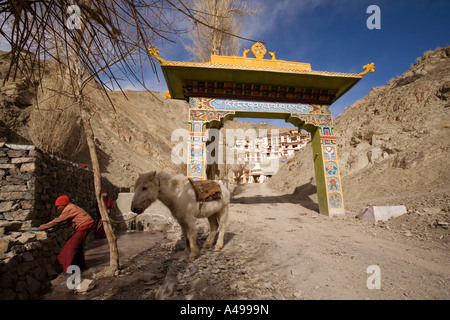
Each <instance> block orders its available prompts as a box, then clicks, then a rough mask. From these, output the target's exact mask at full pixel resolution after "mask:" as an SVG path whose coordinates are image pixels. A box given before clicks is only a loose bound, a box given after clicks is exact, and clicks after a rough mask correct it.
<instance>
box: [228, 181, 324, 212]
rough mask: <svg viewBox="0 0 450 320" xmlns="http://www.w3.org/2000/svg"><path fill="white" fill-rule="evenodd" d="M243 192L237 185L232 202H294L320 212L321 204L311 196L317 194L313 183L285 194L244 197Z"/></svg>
mask: <svg viewBox="0 0 450 320" xmlns="http://www.w3.org/2000/svg"><path fill="white" fill-rule="evenodd" d="M242 193H243V188H242V187H241V186H239V187H237V188H236V189H235V190H234V192H233V195H232V198H231V201H230V203H238V204H261V203H294V204H300V205H301V206H303V207H305V208H307V209H309V210H313V211H316V212H319V205H318V204H317V202H316V201H314V200H313V199H312V198H311V196H313V195H316V194H317V188H316V186H315V185H313V184H312V183H310V182H309V183H307V184H304V185H302V186H298V187H296V188H295V190H294V192H293V193H292V194H284V195H277V196H263V195H255V196H250V197H245V196H244V197H243V196H240V194H242Z"/></svg>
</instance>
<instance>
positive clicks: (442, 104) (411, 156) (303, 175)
mask: <svg viewBox="0 0 450 320" xmlns="http://www.w3.org/2000/svg"><path fill="white" fill-rule="evenodd" d="M334 127H335V132H336V136H337V143H338V146H337V147H338V156H339V166H340V169H341V178H342V184H343V191H344V198H345V202H346V208H347V210H354V211H359V210H360V209H361V207H362V206H364V205H398V204H405V205H406V206H407V208H408V209H414V208H420V207H422V208H423V207H439V208H441V209H443V210H445V211H448V210H449V209H450V196H449V194H450V192H449V191H450V184H449V181H450V172H449V168H450V46H447V47H445V48H439V49H436V50H434V51H428V52H426V53H425V54H424V56H423V57H420V58H418V59H417V61H416V63H415V64H414V65H413V66H412V67H411V68H410V69H409V70H408V71H406V72H405V73H404V74H402V75H401V76H399V77H397V78H396V79H393V80H391V81H390V82H389V83H388V84H387V85H385V86H383V87H376V88H373V89H372V90H371V92H370V93H369V94H368V95H367V96H366V97H365V98H363V99H361V100H360V101H358V102H356V103H355V104H354V105H352V106H350V107H348V108H347V109H346V110H345V112H343V113H342V114H341V115H340V116H338V117H337V118H336V119H335V121H334ZM313 168H314V166H313V162H312V150H311V146H310V145H308V146H307V147H306V148H304V149H303V150H301V152H299V153H298V154H297V155H296V156H295V158H294V159H293V160H292V161H291V162H289V163H287V164H285V165H283V166H282V167H281V169H280V171H279V172H278V173H277V174H276V175H275V176H274V177H273V178H272V180H271V181H270V185H271V186H272V187H273V188H277V189H283V190H285V191H286V192H287V193H294V196H295V192H296V190H297V192H298V190H305V188H298V187H301V186H309V187H310V189H311V187H312V188H313V189H314V188H315V186H314V169H313ZM311 194H312V196H311V197H314V196H315V195H314V192H311Z"/></svg>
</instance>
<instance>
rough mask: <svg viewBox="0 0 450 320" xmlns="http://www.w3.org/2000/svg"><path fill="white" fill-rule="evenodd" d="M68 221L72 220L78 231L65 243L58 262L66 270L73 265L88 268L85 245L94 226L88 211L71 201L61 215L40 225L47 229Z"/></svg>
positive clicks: (42, 228)
mask: <svg viewBox="0 0 450 320" xmlns="http://www.w3.org/2000/svg"><path fill="white" fill-rule="evenodd" d="M66 222H71V223H72V226H73V228H74V229H75V230H76V231H75V233H74V234H73V235H72V236H70V237H69V239H67V241H66V243H65V244H64V247H63V248H62V250H61V252H60V253H59V255H58V262H59V264H61V266H62V267H63V271H64V272H67V268H68V267H69V266H71V265H77V266H79V267H80V269H86V268H87V266H86V261H85V259H84V247H85V244H86V238H87V236H88V234H89V232H90V231H91V230H92V227H93V226H94V219H92V218H91V216H90V215H89V214H88V213H87V212H86V211H84V210H83V209H81V208H80V207H78V206H76V205H74V204H73V203H69V204H68V205H67V206H66V207H65V208H64V210H63V211H62V212H61V214H60V216H59V217H57V218H55V219H53V220H52V221H50V222H48V223H46V224H43V225H41V226H39V230H46V229H49V228H51V227H54V226H57V225H60V224H63V223H66Z"/></svg>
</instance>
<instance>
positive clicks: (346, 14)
mask: <svg viewBox="0 0 450 320" xmlns="http://www.w3.org/2000/svg"><path fill="white" fill-rule="evenodd" d="M249 4H250V5H252V6H254V7H257V8H262V10H261V11H260V12H259V13H258V14H256V15H254V16H251V17H249V18H248V19H247V20H246V22H245V28H244V31H243V34H242V36H244V37H246V38H251V39H255V40H259V41H264V42H265V45H266V47H267V49H268V50H269V51H276V57H277V59H280V60H289V61H298V62H307V63H310V64H311V67H312V69H313V70H319V71H334V72H344V73H346V72H349V73H359V72H362V71H363V70H362V66H364V65H365V64H367V63H371V62H374V63H375V73H369V74H367V75H365V76H364V78H363V79H362V80H361V81H360V82H359V83H358V84H357V85H356V86H354V87H353V88H352V89H351V90H350V91H349V92H347V93H346V94H345V95H344V96H343V97H341V98H340V99H339V100H338V101H336V102H335V103H334V104H333V105H332V106H331V110H332V113H333V117H334V118H336V117H337V116H338V115H339V114H341V113H342V112H343V111H344V110H345V108H346V107H348V106H350V105H352V104H353V103H355V102H356V101H358V100H359V99H361V98H363V97H364V96H366V95H367V94H368V93H369V92H370V90H371V88H372V87H376V86H383V85H385V84H386V83H387V82H388V81H389V80H390V79H392V78H395V77H397V76H399V75H401V74H402V73H404V72H405V71H406V70H408V69H409V68H410V67H411V66H412V65H413V64H414V63H415V61H416V59H417V58H418V57H420V56H422V55H423V53H424V52H425V51H427V50H434V49H436V48H437V47H445V46H446V45H449V44H450V22H449V21H450V19H449V17H450V1H448V0H430V1H417V0H410V1H407V0H391V1H387V0H385V1H375V0H368V1H366V0H339V1H338V0H301V1H299V0H279V1H274V0H251V1H249ZM370 5H377V6H379V8H380V10H381V29H373V30H370V29H368V28H367V26H366V21H367V19H368V18H369V17H370V16H371V14H368V13H366V11H367V8H368V7H369V6H370ZM174 40H175V41H176V44H170V45H169V44H165V45H162V46H161V48H159V49H160V52H161V53H160V55H161V56H162V57H163V58H165V59H166V60H175V61H189V60H191V57H190V55H189V53H188V52H187V51H186V50H184V48H183V42H186V41H187V38H186V37H185V36H184V37H180V38H177V39H174ZM252 45H253V43H252V42H249V41H242V48H250V47H251V46H252ZM149 72H150V71H149ZM159 75H160V81H161V82H160V83H157V82H155V81H152V79H154V76H153V75H151V74H149V75H148V78H147V79H148V80H149V81H150V82H147V85H148V87H149V88H150V89H151V90H158V91H165V90H166V89H167V87H166V85H165V81H164V77H163V75H162V73H161V71H160V70H159ZM127 88H128V89H135V90H136V89H138V88H133V87H128V86H127ZM250 121H251V120H250ZM254 121H256V122H260V121H261V119H256V120H254ZM266 122H268V123H273V124H277V125H288V124H284V121H283V120H281V121H280V120H276V121H275V120H273V121H266Z"/></svg>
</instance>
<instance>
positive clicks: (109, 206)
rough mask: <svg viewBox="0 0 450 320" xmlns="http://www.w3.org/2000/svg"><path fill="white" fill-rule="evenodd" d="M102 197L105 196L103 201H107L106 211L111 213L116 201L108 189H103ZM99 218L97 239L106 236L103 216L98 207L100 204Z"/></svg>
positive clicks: (96, 231)
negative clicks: (110, 195)
mask: <svg viewBox="0 0 450 320" xmlns="http://www.w3.org/2000/svg"><path fill="white" fill-rule="evenodd" d="M102 198H103V202H104V203H105V207H106V212H107V213H108V215H109V214H110V213H111V211H112V209H113V206H114V202H113V199H111V198H110V197H109V192H108V190H103V192H102ZM97 218H98V222H97V228H96V230H95V239H102V238H106V233H105V228H104V227H103V222H102V217H101V215H100V209H99V208H98V204H97Z"/></svg>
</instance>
